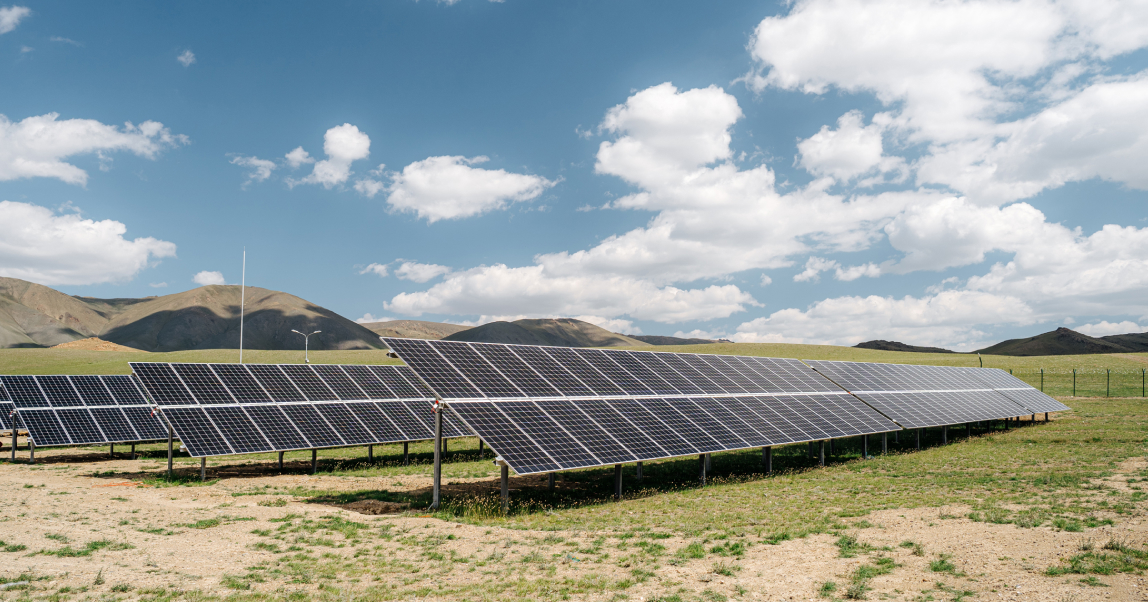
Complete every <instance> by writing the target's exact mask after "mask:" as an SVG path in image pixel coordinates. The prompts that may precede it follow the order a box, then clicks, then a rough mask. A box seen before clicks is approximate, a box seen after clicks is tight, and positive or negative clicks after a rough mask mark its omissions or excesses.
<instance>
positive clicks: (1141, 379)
mask: <svg viewBox="0 0 1148 602" xmlns="http://www.w3.org/2000/svg"><path fill="white" fill-rule="evenodd" d="M1144 372H1145V369H1144V368H1141V369H1140V397H1144Z"/></svg>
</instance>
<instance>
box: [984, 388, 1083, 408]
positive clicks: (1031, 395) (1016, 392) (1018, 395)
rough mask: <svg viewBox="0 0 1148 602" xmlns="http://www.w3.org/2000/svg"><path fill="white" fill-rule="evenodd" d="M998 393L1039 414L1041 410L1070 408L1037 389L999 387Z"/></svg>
mask: <svg viewBox="0 0 1148 602" xmlns="http://www.w3.org/2000/svg"><path fill="white" fill-rule="evenodd" d="M997 393H1000V394H1001V395H1004V396H1005V397H1007V398H1009V399H1011V400H1012V401H1013V402H1015V403H1018V404H1020V405H1022V406H1024V407H1025V408H1027V409H1029V410H1032V411H1031V412H1030V413H1032V414H1039V413H1041V412H1062V411H1064V410H1067V409H1069V407H1068V406H1066V405H1064V404H1063V403H1060V402H1059V401H1057V400H1055V399H1053V398H1051V397H1049V396H1048V395H1045V394H1044V393H1041V392H1040V391H1038V390H1036V389H1032V388H1029V389H998V390H997Z"/></svg>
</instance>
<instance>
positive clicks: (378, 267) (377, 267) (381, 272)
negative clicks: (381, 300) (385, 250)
mask: <svg viewBox="0 0 1148 602" xmlns="http://www.w3.org/2000/svg"><path fill="white" fill-rule="evenodd" d="M359 274H375V275H376V276H379V277H380V278H386V277H387V264H385V263H372V264H371V265H368V266H367V267H365V268H363V269H361V270H359Z"/></svg>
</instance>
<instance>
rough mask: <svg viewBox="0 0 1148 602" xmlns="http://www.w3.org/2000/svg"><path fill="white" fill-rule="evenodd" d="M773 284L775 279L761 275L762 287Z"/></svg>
mask: <svg viewBox="0 0 1148 602" xmlns="http://www.w3.org/2000/svg"><path fill="white" fill-rule="evenodd" d="M771 284H773V278H770V277H769V276H767V275H765V274H762V275H761V285H762V286H769V285H771Z"/></svg>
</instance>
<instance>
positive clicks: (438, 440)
mask: <svg viewBox="0 0 1148 602" xmlns="http://www.w3.org/2000/svg"><path fill="white" fill-rule="evenodd" d="M506 470H507V467H505V466H503V467H502V474H503V475H504V476H503V483H505V482H506V481H505V479H506V477H505V475H506ZM505 487H506V486H505V485H503V490H504V491H505ZM441 489H442V400H439V401H437V402H436V403H435V408H434V497H433V498H432V499H431V505H430V509H431V510H438V505H439V501H440V497H439V496H440V494H441ZM505 499H506V498H505V497H503V500H505ZM505 507H506V502H505V501H504V502H503V508H504V509H505Z"/></svg>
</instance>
